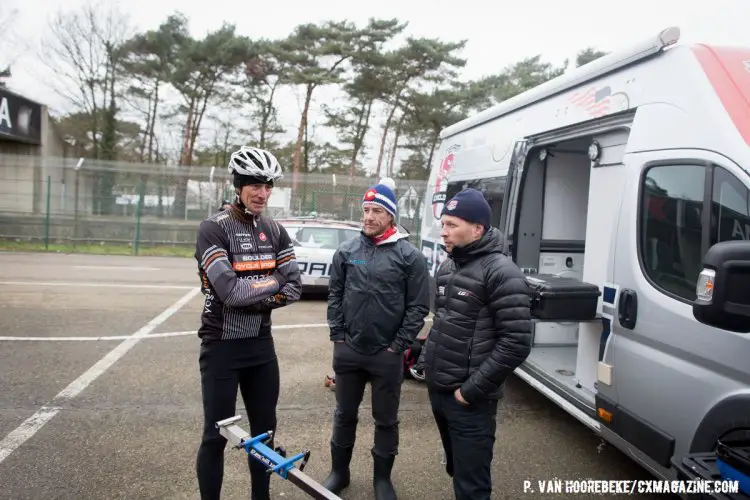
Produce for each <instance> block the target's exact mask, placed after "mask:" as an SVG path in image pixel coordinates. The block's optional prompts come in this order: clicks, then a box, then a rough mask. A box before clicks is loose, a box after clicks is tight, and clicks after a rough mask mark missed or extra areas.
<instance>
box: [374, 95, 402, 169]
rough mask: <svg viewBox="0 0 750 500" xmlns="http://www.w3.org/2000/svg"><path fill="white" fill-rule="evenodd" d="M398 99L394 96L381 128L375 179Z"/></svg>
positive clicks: (381, 161)
mask: <svg viewBox="0 0 750 500" xmlns="http://www.w3.org/2000/svg"><path fill="white" fill-rule="evenodd" d="M400 97H401V96H400V95H398V96H396V102H395V103H393V107H392V108H391V112H390V113H388V118H387V119H386V120H385V127H383V136H382V137H381V138H380V152H379V153H378V166H377V169H376V170H375V177H380V166H381V165H382V163H383V153H384V152H385V139H386V138H387V137H388V131H389V130H390V128H391V121H392V120H393V115H394V114H395V113H396V109H398V100H399V98H400Z"/></svg>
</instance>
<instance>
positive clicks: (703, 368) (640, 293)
mask: <svg viewBox="0 0 750 500" xmlns="http://www.w3.org/2000/svg"><path fill="white" fill-rule="evenodd" d="M625 164H626V168H628V169H629V170H630V171H631V172H633V175H629V176H627V178H626V179H627V180H626V181H625V182H626V184H625V185H624V186H623V189H624V194H623V196H624V202H623V204H622V210H621V211H620V215H619V217H620V222H619V225H618V229H617V239H616V246H615V269H614V279H615V286H616V289H617V295H616V297H615V300H614V302H615V304H614V319H613V321H612V336H613V337H615V336H616V342H615V346H616V347H615V349H614V366H613V368H612V384H613V386H614V387H613V389H614V391H612V393H613V394H616V397H617V401H616V402H613V403H616V411H615V414H614V418H613V422H617V423H616V424H610V427H613V430H615V432H617V433H618V434H620V435H621V436H622V437H624V438H626V439H627V440H628V441H629V442H630V443H631V444H633V445H635V446H636V447H638V448H639V449H640V450H641V451H642V452H643V453H645V454H646V455H647V456H649V457H650V458H651V459H652V460H653V461H654V462H655V463H657V464H659V465H662V466H664V467H669V466H670V464H669V460H670V458H671V456H672V455H677V456H682V455H684V454H685V453H687V452H689V451H690V449H691V448H693V449H694V451H695V448H696V447H698V448H705V447H706V446H713V442H710V443H709V441H712V439H713V438H711V437H709V436H710V435H713V433H714V432H715V431H716V429H717V428H725V427H732V426H742V425H745V426H748V425H750V364H748V362H747V360H748V359H749V358H750V338H749V337H748V336H747V335H742V334H735V333H732V332H728V331H725V330H720V329H718V328H712V327H710V326H707V325H703V324H701V323H699V322H698V321H696V320H695V319H694V317H693V313H692V301H693V300H694V299H695V297H696V284H697V279H698V275H699V273H700V271H701V269H702V258H703V255H705V253H706V251H707V249H708V247H709V246H710V245H712V244H715V243H717V242H719V241H724V240H726V239H750V194H749V193H750V191H749V190H748V186H750V178H749V176H748V174H747V173H746V172H744V171H743V170H742V169H740V168H739V167H738V166H737V165H736V164H734V163H732V162H731V161H729V160H727V158H725V157H724V156H720V155H718V154H714V153H712V152H710V151H704V150H684V151H674V150H673V151H659V152H648V153H638V154H629V155H627V157H626V159H625ZM600 383H601V382H600ZM738 395H739V396H738ZM730 397H735V398H736V397H741V398H742V401H744V403H743V404H742V405H741V406H742V409H743V410H742V411H740V410H739V409H738V407H736V408H735V409H734V411H733V412H730V413H728V412H724V413H723V414H719V413H715V414H714V417H711V418H710V419H709V420H710V422H709V423H706V422H707V420H706V419H707V418H708V417H707V416H708V415H710V414H711V412H712V408H715V407H716V405H717V404H719V403H720V402H721V401H722V400H725V399H727V398H730ZM701 433H702V434H703V437H700V436H699V434H701ZM701 440H702V441H701ZM696 443H701V444H699V445H697V444H696ZM700 451H709V450H700Z"/></svg>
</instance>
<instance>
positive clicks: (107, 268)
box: [71, 266, 161, 271]
mask: <svg viewBox="0 0 750 500" xmlns="http://www.w3.org/2000/svg"><path fill="white" fill-rule="evenodd" d="M71 267H72V268H74V269H100V270H103V271H112V270H114V269H121V270H123V271H161V268H158V267H143V266H71Z"/></svg>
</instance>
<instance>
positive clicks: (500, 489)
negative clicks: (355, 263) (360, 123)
mask: <svg viewBox="0 0 750 500" xmlns="http://www.w3.org/2000/svg"><path fill="white" fill-rule="evenodd" d="M0 270H2V276H3V278H2V280H1V281H0V311H1V314H0V485H1V486H0V498H3V499H5V498H8V499H14V500H19V499H35V500H37V499H84V498H85V499H102V498H108V499H113V498H118V499H119V498H122V499H126V498H127V499H134V498H139V499H140V498H148V499H150V498H160V499H169V498H176V499H183V498H185V499H193V498H199V495H198V491H197V482H196V479H195V472H194V471H195V466H194V464H195V454H196V450H197V447H198V443H199V439H200V434H201V428H202V408H201V394H200V380H199V374H198V349H199V339H198V337H197V335H196V333H195V332H196V329H197V326H198V324H199V315H200V311H201V306H202V296H201V295H200V293H198V289H197V283H198V279H197V275H196V268H195V263H194V261H192V260H190V259H178V258H156V257H155V258H148V257H137V258H136V257H113V256H90V255H57V254H20V253H19V254H16V253H6V254H0ZM325 314H326V312H325V301H324V299H321V298H320V297H317V298H305V299H303V300H302V301H300V302H299V303H296V304H294V305H292V306H289V307H288V308H284V309H280V310H278V311H277V312H275V313H274V325H275V329H274V337H275V342H276V346H277V352H278V355H279V359H280V365H281V376H282V389H281V396H280V401H279V406H278V417H279V427H278V432H277V441H276V444H277V445H282V446H284V447H285V448H286V449H287V450H288V451H289V453H297V452H299V451H301V450H303V449H310V450H311V452H312V455H311V458H310V462H309V463H308V465H307V467H306V468H305V472H306V473H307V474H308V475H309V476H311V477H312V478H314V479H316V480H318V481H322V479H323V478H324V477H325V475H326V474H327V471H328V467H329V465H330V458H329V455H328V439H329V436H330V430H331V417H332V412H333V408H334V395H333V393H332V392H331V391H330V390H328V389H326V388H325V387H324V386H323V377H324V375H325V374H326V373H329V372H330V366H331V347H330V342H329V340H328V331H327V328H326V327H325V320H326V318H325ZM506 393H507V396H506V399H505V400H504V402H503V404H502V407H501V410H500V415H499V425H498V432H497V443H496V446H495V459H494V462H493V483H494V495H493V497H494V498H508V499H511V498H512V499H517V498H556V495H539V494H532V493H530V492H526V493H525V492H524V490H523V484H524V481H525V480H526V481H531V482H532V485H533V487H534V488H536V482H537V481H538V480H551V479H554V478H559V479H579V478H589V479H608V480H613V479H652V477H651V476H650V475H649V474H648V473H647V472H646V471H645V470H643V469H642V468H640V467H639V466H638V465H636V464H635V463H634V462H632V461H631V460H630V459H629V458H628V457H626V456H624V455H623V454H622V453H620V452H619V451H617V450H616V449H614V448H612V447H610V446H605V445H603V444H602V443H601V440H599V439H598V438H597V437H596V436H594V435H593V434H592V433H591V432H590V431H589V430H588V429H586V428H585V427H584V426H583V425H582V424H580V423H578V422H577V421H576V420H574V419H573V418H572V417H570V416H569V415H567V414H566V413H564V412H563V411H562V410H561V409H559V408H558V407H557V406H555V405H554V404H552V403H550V402H549V401H547V400H546V399H545V398H544V397H542V396H541V395H540V394H538V393H537V392H535V391H534V390H533V389H531V388H529V387H528V386H526V385H525V384H524V383H523V382H521V381H519V380H517V379H515V378H512V379H511V380H509V381H508V384H507V389H506ZM402 394H403V395H402V401H401V410H400V418H401V427H400V429H401V430H400V432H401V444H400V453H399V456H398V458H397V461H396V465H395V468H394V483H395V486H396V489H397V492H398V494H399V498H403V499H430V500H437V499H451V498H453V495H452V488H451V483H450V480H449V478H448V476H447V475H446V474H445V472H444V466H443V465H442V464H441V458H442V452H441V446H440V440H439V436H438V432H437V429H436V427H435V424H434V421H433V418H432V415H431V412H430V410H429V400H428V397H427V392H426V389H425V386H424V385H422V384H420V383H418V382H416V381H414V380H408V379H407V380H406V382H405V384H404V388H403V391H402ZM237 408H238V413H239V414H241V415H243V420H242V421H241V422H240V425H244V426H245V428H247V420H246V419H245V417H244V409H243V408H242V405H241V404H238V406H237ZM370 410H371V407H370V403H369V390H368V392H367V393H366V394H365V400H364V401H363V404H362V407H361V412H360V427H359V430H358V436H357V446H356V448H355V454H354V458H353V464H352V476H353V477H352V484H351V486H350V487H349V488H348V489H347V490H345V492H344V493H342V497H343V498H346V499H370V498H373V494H372V486H371V484H372V463H371V457H370V455H369V449H370V446H371V443H372V438H373V434H372V431H373V424H372V417H371V415H370ZM246 467H247V466H246V460H245V456H244V452H243V451H241V450H233V449H231V448H227V451H226V458H225V479H224V498H227V499H234V498H238V499H240V498H249V474H248V473H247V469H246ZM272 495H273V497H274V498H284V499H303V498H308V497H306V496H305V495H304V494H302V493H301V492H300V491H298V490H297V489H296V488H295V487H294V486H293V485H292V484H290V483H289V482H286V481H284V480H283V479H281V478H279V477H278V476H274V479H273V482H272ZM559 497H561V498H562V497H565V498H573V497H575V498H586V496H580V495H579V496H575V495H573V496H571V495H567V496H559ZM595 497H596V498H608V497H607V496H606V495H596V496H595ZM615 497H616V496H611V497H610V498H615ZM634 497H635V498H652V497H648V496H641V497H639V496H637V495H635V496H634ZM592 498H593V496H592ZM653 498H656V497H653Z"/></svg>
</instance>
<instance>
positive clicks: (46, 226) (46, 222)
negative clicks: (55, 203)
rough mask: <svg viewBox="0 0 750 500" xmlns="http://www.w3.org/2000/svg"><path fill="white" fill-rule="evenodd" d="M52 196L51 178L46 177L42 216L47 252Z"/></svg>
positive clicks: (49, 176)
mask: <svg viewBox="0 0 750 500" xmlns="http://www.w3.org/2000/svg"><path fill="white" fill-rule="evenodd" d="M51 195H52V176H51V175H48V176H47V209H46V211H45V214H44V249H45V250H49V220H50V213H49V212H50V209H49V204H50V198H51Z"/></svg>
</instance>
